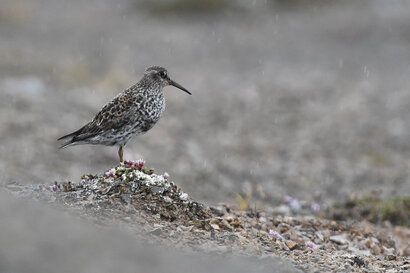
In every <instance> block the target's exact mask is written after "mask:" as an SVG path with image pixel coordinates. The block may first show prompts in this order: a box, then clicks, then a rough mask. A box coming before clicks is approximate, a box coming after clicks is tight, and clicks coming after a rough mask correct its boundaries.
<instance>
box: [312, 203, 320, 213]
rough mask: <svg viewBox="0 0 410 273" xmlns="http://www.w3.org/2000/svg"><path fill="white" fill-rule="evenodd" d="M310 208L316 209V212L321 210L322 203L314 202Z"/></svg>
mask: <svg viewBox="0 0 410 273" xmlns="http://www.w3.org/2000/svg"><path fill="white" fill-rule="evenodd" d="M310 208H311V209H312V210H313V211H314V212H318V211H320V205H319V204H318V203H313V204H312V205H311V206H310Z"/></svg>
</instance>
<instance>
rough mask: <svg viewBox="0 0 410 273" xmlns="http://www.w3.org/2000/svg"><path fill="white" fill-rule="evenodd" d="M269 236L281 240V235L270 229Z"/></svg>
mask: <svg viewBox="0 0 410 273" xmlns="http://www.w3.org/2000/svg"><path fill="white" fill-rule="evenodd" d="M269 235H271V236H274V237H275V238H276V239H281V238H282V235H280V234H279V233H278V232H277V231H275V230H273V229H270V230H269Z"/></svg>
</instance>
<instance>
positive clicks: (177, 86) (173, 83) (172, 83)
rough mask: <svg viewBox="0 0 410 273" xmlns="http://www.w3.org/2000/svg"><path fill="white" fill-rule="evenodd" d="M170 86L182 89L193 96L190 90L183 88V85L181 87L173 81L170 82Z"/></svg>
mask: <svg viewBox="0 0 410 273" xmlns="http://www.w3.org/2000/svg"><path fill="white" fill-rule="evenodd" d="M169 84H170V85H172V86H175V87H176V88H179V89H181V90H182V91H185V92H187V93H188V94H190V95H192V94H191V92H189V91H188V90H186V89H185V87H183V86H182V85H180V84H179V83H176V82H174V81H173V80H169Z"/></svg>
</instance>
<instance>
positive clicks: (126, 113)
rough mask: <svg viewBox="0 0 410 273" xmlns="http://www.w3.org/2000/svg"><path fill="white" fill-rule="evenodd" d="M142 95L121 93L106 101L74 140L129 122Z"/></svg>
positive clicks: (119, 126) (116, 128)
mask: <svg viewBox="0 0 410 273" xmlns="http://www.w3.org/2000/svg"><path fill="white" fill-rule="evenodd" d="M141 100H142V96H137V97H132V96H131V94H122V95H119V96H117V97H115V98H114V99H113V100H112V101H110V102H109V103H107V104H106V105H105V106H104V107H103V108H102V109H101V111H100V112H99V113H98V114H97V115H96V116H95V117H94V119H93V120H92V121H91V122H90V123H88V124H87V125H85V126H84V127H83V128H82V130H81V133H80V134H78V135H77V136H76V137H75V139H74V141H81V140H85V139H88V138H90V137H93V136H95V135H98V134H102V133H103V132H106V131H110V130H113V129H114V130H118V129H120V128H121V127H123V126H125V125H127V124H128V122H130V115H135V113H137V112H138V111H137V109H138V107H139V105H141V103H142V101H141Z"/></svg>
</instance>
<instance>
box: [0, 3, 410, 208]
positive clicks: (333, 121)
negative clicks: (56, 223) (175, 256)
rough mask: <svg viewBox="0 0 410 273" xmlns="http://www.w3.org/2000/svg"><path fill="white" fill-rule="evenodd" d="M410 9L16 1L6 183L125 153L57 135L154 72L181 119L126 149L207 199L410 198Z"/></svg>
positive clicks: (7, 79)
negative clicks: (161, 73)
mask: <svg viewBox="0 0 410 273" xmlns="http://www.w3.org/2000/svg"><path fill="white" fill-rule="evenodd" d="M409 14H410V2H408V1H399V0H391V1H383V0H374V1H353V0H352V1H330V0H329V1H319V0H316V1H315V0H311V1H303V0H292V1H289V0H288V1H280V0H267V1H256V0H255V1H245V0H241V1H231V0H203V1H188V0H161V1H137V0H117V1H108V0H91V1H89V0H87V1H85V0H70V1H47V0H2V1H1V3H0V60H1V61H0V154H1V156H0V181H1V183H2V184H5V183H8V182H13V181H15V182H18V183H21V184H36V183H46V184H48V183H49V184H52V183H53V182H54V181H67V180H71V181H74V182H77V181H79V179H80V176H81V175H82V174H84V173H99V172H102V171H104V170H106V169H109V168H111V167H112V166H114V165H116V164H117V163H118V158H117V149H116V148H114V147H105V146H76V147H72V148H69V149H65V150H58V149H57V147H58V144H57V142H56V139H57V138H58V137H60V136H62V135H65V134H67V133H70V132H72V131H74V130H76V129H78V128H80V127H81V126H82V125H84V124H85V123H86V122H88V121H90V120H91V119H92V117H93V116H94V115H95V114H96V113H97V112H98V111H99V110H100V109H101V107H102V106H103V105H104V104H105V103H106V102H107V101H109V100H110V99H111V98H112V97H114V96H115V95H116V94H117V93H119V92H120V91H122V90H123V89H125V88H127V87H129V86H130V85H132V84H134V83H136V82H137V81H138V80H139V79H140V78H141V77H142V75H143V72H144V69H145V68H146V67H148V66H151V65H161V66H164V67H166V68H167V69H168V71H169V73H170V75H171V77H172V78H173V79H175V80H176V81H177V82H178V83H180V84H182V85H183V86H184V87H186V88H187V89H189V90H190V91H191V92H192V93H193V96H187V95H186V94H185V93H183V92H180V91H179V90H178V89H175V88H172V87H167V88H166V90H165V92H166V98H167V110H166V112H165V115H164V117H163V118H162V119H161V120H160V122H159V123H158V124H157V125H156V126H155V127H154V128H153V129H152V130H151V131H150V132H149V133H147V134H146V135H144V136H140V137H137V138H135V139H134V140H133V141H131V142H130V143H129V144H128V145H127V147H126V149H125V159H127V160H137V159H139V158H144V159H145V160H146V162H147V163H146V164H147V166H148V167H154V168H155V169H156V172H157V173H162V172H165V171H166V172H168V173H169V174H170V177H171V179H172V180H174V181H175V182H176V183H177V184H178V185H179V186H181V187H182V189H183V190H184V191H186V192H188V193H189V194H190V195H191V196H192V197H193V198H195V199H197V200H201V201H205V202H207V203H208V204H215V203H219V202H226V203H234V202H236V201H235V197H236V193H241V194H244V193H248V194H250V192H252V196H253V200H255V201H254V202H258V203H260V204H263V205H273V204H277V203H278V202H280V201H281V200H282V199H283V196H284V195H290V196H294V197H296V198H300V199H305V200H313V199H321V200H323V201H324V202H327V201H335V200H339V199H341V198H344V197H345V196H346V195H349V194H351V193H352V192H371V191H380V192H381V194H383V195H385V196H391V195H396V194H398V193H400V194H409V192H410V183H409V179H410V172H409V171H410V168H409V167H410V126H409V124H410V92H409V88H410V77H409V74H410V20H409Z"/></svg>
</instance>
